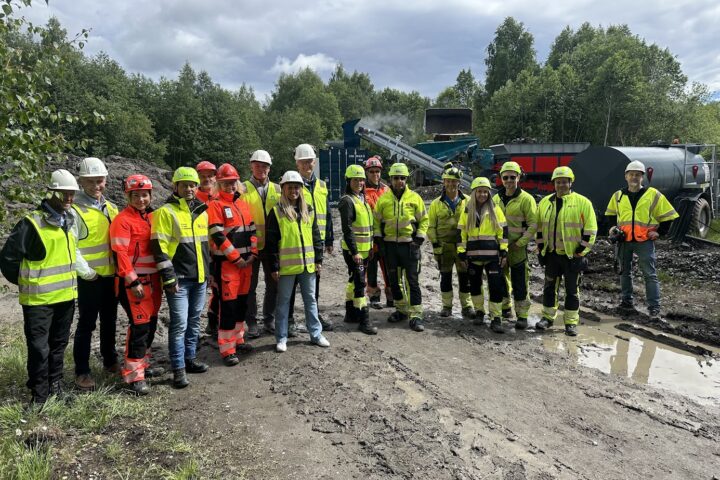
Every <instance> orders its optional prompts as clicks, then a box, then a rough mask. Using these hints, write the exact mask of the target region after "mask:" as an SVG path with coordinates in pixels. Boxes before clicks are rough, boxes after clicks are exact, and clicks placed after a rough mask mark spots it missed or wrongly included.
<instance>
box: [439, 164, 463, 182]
mask: <svg viewBox="0 0 720 480" xmlns="http://www.w3.org/2000/svg"><path fill="white" fill-rule="evenodd" d="M462 177H463V173H462V172H461V171H460V169H459V168H456V167H450V168H447V169H445V171H444V172H443V174H442V178H443V180H444V179H446V178H449V179H450V180H462Z"/></svg>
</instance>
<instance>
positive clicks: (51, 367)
mask: <svg viewBox="0 0 720 480" xmlns="http://www.w3.org/2000/svg"><path fill="white" fill-rule="evenodd" d="M22 310H23V320H24V330H25V341H26V343H27V351H28V358H27V372H28V381H27V387H28V388H29V389H30V391H31V392H32V396H33V399H34V401H35V402H37V403H43V402H44V401H45V400H46V399H47V397H48V396H49V394H50V386H51V385H52V384H54V383H56V382H60V381H61V380H62V377H63V359H64V356H65V348H66V347H67V344H68V341H69V339H70V327H71V326H72V321H73V315H75V300H71V301H68V302H60V303H55V304H52V305H33V306H28V305H23V306H22Z"/></svg>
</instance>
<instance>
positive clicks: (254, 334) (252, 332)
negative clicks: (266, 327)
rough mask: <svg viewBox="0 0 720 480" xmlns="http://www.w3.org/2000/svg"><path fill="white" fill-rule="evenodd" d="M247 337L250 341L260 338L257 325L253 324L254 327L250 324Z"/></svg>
mask: <svg viewBox="0 0 720 480" xmlns="http://www.w3.org/2000/svg"><path fill="white" fill-rule="evenodd" d="M245 337H247V338H248V340H253V339H256V338H260V329H259V328H258V326H257V323H253V324H252V325H250V324H248V329H247V332H245Z"/></svg>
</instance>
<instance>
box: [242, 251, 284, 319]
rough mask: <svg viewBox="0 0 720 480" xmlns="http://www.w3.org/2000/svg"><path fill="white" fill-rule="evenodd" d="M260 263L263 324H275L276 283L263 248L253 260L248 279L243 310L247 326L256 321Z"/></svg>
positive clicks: (268, 258) (268, 257)
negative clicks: (248, 288) (262, 287)
mask: <svg viewBox="0 0 720 480" xmlns="http://www.w3.org/2000/svg"><path fill="white" fill-rule="evenodd" d="M261 265H262V269H263V275H264V278H265V294H264V295H263V307H262V311H263V324H264V325H265V327H266V328H268V327H270V326H273V325H275V304H276V303H277V291H278V283H277V281H275V279H274V278H272V265H271V262H270V256H269V255H267V254H266V253H265V250H260V252H259V253H258V258H256V259H255V262H253V265H252V269H253V270H252V278H251V280H250V292H249V293H248V298H247V310H246V312H245V322H247V326H248V328H249V327H252V326H255V325H257V323H258V318H257V311H258V309H257V286H258V281H259V279H260V266H261ZM293 298H294V297H293ZM291 309H292V307H291ZM291 311H292V310H291Z"/></svg>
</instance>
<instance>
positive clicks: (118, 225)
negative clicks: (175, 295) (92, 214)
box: [110, 206, 157, 285]
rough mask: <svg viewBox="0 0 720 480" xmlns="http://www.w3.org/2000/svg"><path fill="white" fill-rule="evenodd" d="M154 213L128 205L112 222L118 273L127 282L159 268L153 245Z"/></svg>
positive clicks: (111, 227) (112, 242) (112, 240)
mask: <svg viewBox="0 0 720 480" xmlns="http://www.w3.org/2000/svg"><path fill="white" fill-rule="evenodd" d="M151 215H152V213H150V212H147V211H146V212H143V213H141V212H139V211H138V210H137V209H136V208H134V207H132V206H128V207H126V208H125V209H124V210H123V211H122V212H120V213H119V214H118V215H117V217H115V219H114V220H113V221H112V223H111V224H110V247H111V248H112V250H113V252H115V258H116V260H117V261H116V262H115V263H116V265H117V274H118V276H120V277H122V278H123V279H124V280H125V283H126V284H127V285H130V284H132V283H133V282H135V281H136V280H137V278H138V275H147V274H151V273H156V272H157V267H156V265H155V257H154V256H153V253H152V249H151V248H150V219H151Z"/></svg>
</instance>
